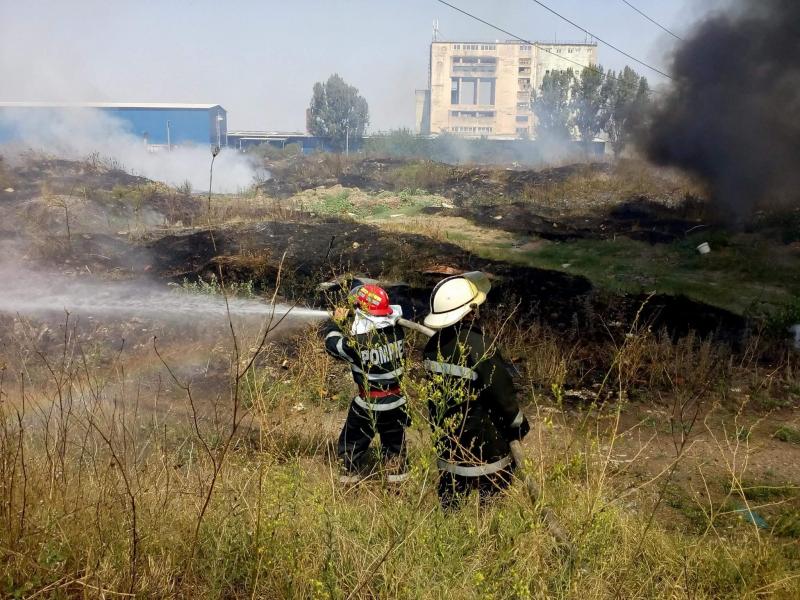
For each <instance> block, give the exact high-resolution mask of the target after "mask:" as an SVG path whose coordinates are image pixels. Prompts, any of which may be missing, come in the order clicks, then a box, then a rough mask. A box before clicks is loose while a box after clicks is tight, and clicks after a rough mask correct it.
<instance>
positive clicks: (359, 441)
mask: <svg viewBox="0 0 800 600" xmlns="http://www.w3.org/2000/svg"><path fill="white" fill-rule="evenodd" d="M349 299H350V302H351V305H352V310H338V311H337V313H336V314H335V319H334V320H331V321H329V322H328V323H326V324H325V325H324V326H323V330H322V335H323V336H324V337H325V350H326V351H327V352H328V354H330V355H331V356H333V357H334V358H337V359H339V360H343V361H346V362H347V363H349V365H350V371H351V373H352V375H353V380H354V381H355V383H356V385H357V386H358V394H357V395H356V396H355V397H354V398H353V400H352V402H351V403H350V408H349V410H348V412H347V419H346V421H345V424H344V427H343V428H342V432H341V434H340V435H339V441H338V444H337V454H338V457H339V460H340V461H341V463H342V469H343V472H342V475H341V476H340V481H342V482H343V483H355V482H357V481H358V480H360V479H361V478H362V476H363V472H364V464H363V459H364V455H365V453H366V452H367V449H368V448H369V445H370V443H371V442H372V438H373V437H375V434H376V433H377V434H378V435H379V436H380V441H381V458H382V459H383V463H384V467H385V471H386V478H387V480H388V481H389V482H392V483H397V482H401V481H403V480H405V479H406V478H407V477H408V466H407V459H406V447H405V429H406V427H407V426H408V425H409V423H410V419H409V416H408V412H407V410H406V399H405V397H404V396H403V390H402V389H401V382H402V376H403V368H404V356H405V354H404V347H403V345H404V343H405V339H404V333H403V329H402V327H400V325H398V324H397V320H398V319H399V318H400V317H401V316H402V310H401V308H400V306H396V305H391V304H389V296H388V294H387V293H386V290H384V289H383V288H381V287H379V286H377V285H374V284H366V285H361V286H358V287H357V288H355V289H354V290H352V291H351V292H350V295H349ZM337 321H338V322H339V323H341V324H342V327H340V325H339V324H337ZM345 324H346V326H345ZM343 329H344V331H343Z"/></svg>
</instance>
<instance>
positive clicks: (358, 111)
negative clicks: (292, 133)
mask: <svg viewBox="0 0 800 600" xmlns="http://www.w3.org/2000/svg"><path fill="white" fill-rule="evenodd" d="M368 124H369V106H368V105H367V101H366V100H365V99H364V98H362V97H361V96H359V95H358V89H357V88H355V87H353V86H352V85H348V84H347V83H346V82H345V80H344V79H342V78H341V77H339V75H337V74H336V73H334V74H333V75H331V76H330V77H328V81H327V82H325V83H322V82H318V83H315V84H314V91H313V94H312V96H311V106H310V107H309V109H308V113H307V118H306V128H307V129H308V132H309V133H310V134H312V135H317V136H320V137H326V138H330V140H331V145H332V146H333V147H334V148H336V149H338V150H341V149H342V148H344V147H345V143H346V139H347V137H348V135H349V137H350V138H360V137H362V136H363V135H364V131H365V130H366V128H367V125H368Z"/></svg>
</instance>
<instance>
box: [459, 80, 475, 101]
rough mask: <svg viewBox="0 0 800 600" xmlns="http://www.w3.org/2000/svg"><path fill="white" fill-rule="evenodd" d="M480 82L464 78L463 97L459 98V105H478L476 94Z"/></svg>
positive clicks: (462, 82) (462, 81)
mask: <svg viewBox="0 0 800 600" xmlns="http://www.w3.org/2000/svg"><path fill="white" fill-rule="evenodd" d="M477 84H478V80H477V79H475V78H474V77H464V78H462V79H461V95H460V96H459V99H458V103H459V104H477V102H478V98H477V97H476V95H475V93H476V91H477V87H478V85H477Z"/></svg>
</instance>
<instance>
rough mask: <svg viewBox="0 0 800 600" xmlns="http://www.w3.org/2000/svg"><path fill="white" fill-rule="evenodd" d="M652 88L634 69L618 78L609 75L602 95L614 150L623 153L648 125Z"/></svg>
mask: <svg viewBox="0 0 800 600" xmlns="http://www.w3.org/2000/svg"><path fill="white" fill-rule="evenodd" d="M649 92H650V86H649V85H648V83H647V79H646V78H644V77H640V76H639V75H638V74H637V73H636V71H634V70H633V69H631V68H630V67H625V69H623V70H622V72H621V73H620V74H619V75H618V76H615V74H614V72H613V71H609V72H608V74H607V75H606V80H605V82H604V83H603V87H602V90H601V94H602V96H603V98H604V108H603V110H602V111H601V123H602V124H603V130H604V131H605V132H606V133H607V134H608V140H609V141H610V142H611V146H612V147H613V148H614V154H617V155H618V154H619V153H620V152H622V150H623V148H625V146H626V145H627V143H628V142H629V141H630V140H631V138H632V137H633V135H634V133H635V132H636V131H637V130H638V129H639V128H640V127H642V126H643V125H644V123H645V119H646V118H647V112H648V109H649V105H650V93H649Z"/></svg>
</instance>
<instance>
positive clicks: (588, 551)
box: [0, 328, 800, 598]
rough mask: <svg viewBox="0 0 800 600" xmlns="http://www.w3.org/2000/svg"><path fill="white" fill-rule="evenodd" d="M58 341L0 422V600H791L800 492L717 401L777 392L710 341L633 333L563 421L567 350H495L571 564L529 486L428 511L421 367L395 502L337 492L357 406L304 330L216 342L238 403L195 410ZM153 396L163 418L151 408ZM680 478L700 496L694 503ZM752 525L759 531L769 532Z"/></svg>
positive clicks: (194, 400)
mask: <svg viewBox="0 0 800 600" xmlns="http://www.w3.org/2000/svg"><path fill="white" fill-rule="evenodd" d="M65 339H67V341H65V347H63V348H61V349H59V348H54V349H52V351H51V353H49V354H46V353H43V354H41V355H39V356H36V355H30V356H29V358H27V359H25V361H24V372H25V373H27V378H26V379H25V382H26V383H25V387H24V390H23V388H22V387H20V384H21V383H22V380H20V381H18V382H17V383H18V385H14V386H12V385H8V384H6V387H5V389H4V392H3V399H4V402H3V403H2V405H0V411H1V412H0V418H1V420H0V484H1V485H0V508H1V509H2V510H0V518H1V519H2V521H3V528H2V532H1V533H0V552H1V553H2V554H1V556H2V564H3V567H2V577H1V578H0V592H2V594H3V595H4V596H6V597H20V598H22V597H31V596H37V597H71V596H78V595H81V596H83V595H88V596H90V597H94V596H104V595H105V596H106V597H111V596H125V595H137V596H139V597H209V598H210V597H229V598H230V597H261V598H283V597H301V598H374V597H397V598H445V597H449V598H487V597H489V598H553V597H561V598H576V597H581V598H614V597H619V598H663V597H693V598H712V597H713V598H719V597H731V598H733V597H736V598H757V597H761V596H764V595H770V596H773V597H785V598H790V597H796V595H797V594H798V593H800V571H798V568H800V552H799V551H798V547H797V542H796V536H797V535H798V529H800V519H798V516H797V515H798V514H800V513H798V512H797V511H798V493H797V491H798V488H797V487H796V485H795V484H791V483H790V484H786V483H783V484H781V485H775V484H774V483H773V484H770V483H765V482H764V481H765V480H764V475H763V473H761V472H753V473H751V469H749V468H748V464H747V461H748V457H749V456H751V455H752V454H753V452H754V450H755V448H756V446H757V445H758V444H759V443H760V442H759V440H760V439H762V438H763V436H764V434H763V432H761V431H760V429H759V427H758V425H759V423H760V420H759V419H758V418H755V419H751V420H750V421H748V420H747V419H746V418H745V416H746V414H747V412H748V409H747V403H746V402H745V403H741V402H740V401H737V400H736V399H735V398H734V397H732V395H731V394H730V393H729V392H728V390H729V389H732V388H734V387H736V388H737V389H738V388H741V389H742V390H744V391H747V392H749V393H750V394H755V392H756V391H759V390H760V391H761V393H762V394H766V395H770V394H778V395H779V394H780V391H781V389H783V388H782V387H781V386H782V385H783V383H782V382H783V381H785V379H784V377H783V376H780V377H779V376H777V375H776V374H774V373H772V374H768V373H764V374H760V373H759V371H758V370H757V369H754V368H753V367H749V366H747V367H745V366H741V365H740V366H731V365H730V364H729V365H728V366H724V365H725V362H724V360H725V359H724V357H722V356H717V355H716V354H715V350H714V349H713V348H711V347H710V346H708V344H702V343H700V342H692V341H688V342H683V343H682V345H678V346H675V345H673V343H672V342H669V341H664V340H659V339H658V338H656V337H654V336H653V334H651V333H649V332H634V334H633V335H632V336H631V337H630V338H628V341H627V342H626V343H625V344H624V345H623V346H622V347H620V348H609V349H608V350H607V351H608V352H609V359H610V362H611V363H612V364H613V365H614V366H613V367H612V369H611V370H610V371H609V374H608V377H607V383H606V386H607V389H608V391H609V393H611V394H612V396H614V397H617V398H618V399H617V400H616V401H612V402H608V403H600V404H598V403H596V402H591V401H590V402H588V403H585V404H583V405H578V406H577V407H576V406H574V405H573V406H569V405H568V404H567V400H566V399H565V398H566V397H565V393H566V390H565V389H564V388H563V382H564V380H565V378H566V377H567V375H568V371H569V370H570V369H572V368H573V366H572V360H571V353H572V352H574V349H571V348H569V347H565V346H564V345H563V344H562V343H560V342H559V341H558V339H557V337H556V336H554V335H553V334H550V333H548V332H547V330H546V329H541V328H537V329H534V330H525V331H516V332H515V331H506V332H505V334H504V338H503V339H504V341H505V346H506V349H507V352H508V353H509V356H512V357H515V358H516V359H517V361H518V362H517V364H518V368H520V369H521V370H522V373H523V381H527V382H528V384H527V386H528V388H527V390H528V391H527V392H525V394H524V396H523V401H524V405H525V407H526V412H528V414H529V416H530V417H531V419H532V420H533V421H534V423H535V427H534V431H533V432H532V433H531V435H530V436H529V437H528V438H527V439H526V444H525V445H526V448H527V451H528V454H529V459H530V462H529V464H527V465H526V469H527V471H528V472H529V473H530V474H531V475H532V476H534V477H536V478H537V479H538V481H539V483H540V485H541V487H542V489H543V491H544V495H543V501H544V502H545V503H546V504H547V505H549V506H550V507H552V509H553V510H554V511H555V513H556V514H557V515H558V518H559V519H560V520H561V521H562V523H563V524H564V526H565V527H566V529H567V530H568V531H569V533H570V535H571V537H572V540H573V543H574V547H572V548H571V549H569V548H562V547H559V546H558V545H557V544H556V543H555V542H554V540H553V539H552V538H551V537H550V535H549V534H548V532H547V529H546V528H545V527H544V526H543V525H542V523H541V522H540V520H539V518H538V512H537V509H536V507H535V506H533V505H532V504H531V502H530V499H529V498H528V496H527V495H526V494H525V491H524V486H523V485H522V483H521V482H518V483H517V484H516V485H515V486H514V488H513V490H512V491H511V492H510V493H509V494H507V495H505V496H503V497H501V498H498V499H497V500H496V501H494V502H493V503H491V504H490V505H489V506H487V507H484V508H482V509H481V508H480V507H479V506H478V504H477V500H476V499H474V498H473V500H472V501H470V502H469V503H467V505H465V506H464V508H462V509H461V510H459V511H457V512H455V513H443V512H442V511H441V510H440V509H439V507H438V502H437V499H436V495H435V491H434V490H435V485H434V484H435V477H436V474H435V462H434V458H435V457H434V455H433V451H432V448H431V446H430V442H429V438H428V434H427V431H428V426H427V422H426V417H425V414H426V413H425V410H424V407H423V402H422V400H421V399H420V398H419V396H418V388H417V387H416V385H415V384H414V382H415V381H417V377H418V375H417V374H418V373H419V367H418V365H417V364H416V362H415V361H414V362H413V363H412V364H411V365H410V367H411V372H412V373H414V377H412V378H411V379H410V381H409V384H408V393H409V395H410V396H411V398H412V409H413V413H414V426H413V430H412V432H411V459H412V467H413V470H412V478H411V480H410V481H409V482H408V483H407V484H405V485H404V486H402V487H400V488H396V487H392V486H390V485H387V484H385V483H384V482H383V481H382V479H381V477H380V475H376V476H375V477H374V478H373V479H372V480H369V481H366V482H364V483H362V484H359V485H357V486H355V487H342V486H340V485H339V484H338V482H337V481H336V473H337V472H336V466H335V464H334V463H333V462H332V459H331V452H330V448H331V442H332V440H333V439H334V436H335V434H336V430H337V428H338V427H339V424H340V422H341V420H342V419H343V416H344V414H343V408H344V407H345V406H346V404H347V400H348V398H349V394H350V389H349V385H348V383H347V376H346V373H345V369H344V368H342V367H341V365H337V364H335V363H333V362H331V361H330V360H329V359H328V358H327V356H325V355H324V354H322V353H321V351H320V349H319V342H318V340H317V339H316V336H315V334H314V332H313V331H306V332H300V333H298V334H297V335H296V337H295V338H293V339H292V340H291V341H290V342H288V343H283V344H281V345H278V346H275V345H272V344H268V345H267V346H264V347H263V348H261V349H259V346H258V344H257V340H256V341H253V340H249V339H247V340H245V339H242V340H239V347H241V348H251V350H250V352H245V354H243V355H240V356H239V358H238V360H237V359H236V351H235V349H234V347H233V346H232V342H229V343H226V344H224V346H225V347H226V348H227V350H221V352H223V353H227V356H228V357H229V360H230V363H229V364H230V369H229V371H228V372H227V384H224V385H223V386H222V387H221V388H219V389H220V392H219V394H217V395H216V396H215V395H214V394H213V393H212V394H208V393H205V394H204V395H202V397H203V398H206V400H199V399H198V398H200V397H201V395H200V393H199V390H203V388H204V387H205V386H206V385H207V383H204V382H203V380H199V381H196V382H195V383H194V385H193V386H188V384H186V383H185V382H184V381H182V380H180V378H179V379H178V380H177V381H173V385H172V386H171V387H170V386H169V385H166V384H160V385H159V386H158V388H156V389H154V388H153V383H152V381H142V380H139V381H137V380H135V378H134V376H131V375H127V374H126V373H128V372H129V371H128V369H129V367H130V365H129V363H134V362H137V361H138V362H141V361H142V360H148V359H147V356H148V353H147V352H145V351H141V352H144V355H143V356H138V357H135V358H134V357H133V356H130V357H129V356H128V355H127V354H126V353H125V352H122V353H119V352H117V353H115V354H111V352H110V349H109V350H106V351H102V350H95V354H94V359H93V360H89V361H87V360H85V359H81V358H80V357H81V356H82V355H83V354H84V353H83V351H82V349H81V348H80V347H79V345H78V344H76V343H74V342H70V341H69V339H68V338H65ZM31 343H32V344H34V342H33V341H31ZM532 348H536V351H535V352H533V353H531V351H530V350H531V349H532ZM149 356H150V358H149V360H150V361H158V358H157V357H156V356H155V355H149ZM173 356H174V355H173ZM254 356H255V358H256V360H255V362H253V363H251V362H250V358H252V357H254ZM520 356H524V357H525V358H524V359H523V360H522V361H521V362H520V360H519V357H520ZM172 360H175V358H173V359H167V361H166V362H165V363H164V370H163V372H162V375H163V377H165V378H167V379H166V381H169V379H170V377H171V375H170V373H173V372H174V371H171V370H166V369H167V367H170V368H176V367H179V364H178V365H176V364H171V361H172ZM287 362H288V365H287V364H286V363H287ZM280 365H284V367H281V366H280ZM9 366H14V367H16V366H19V363H12V364H9ZM795 366H796V365H795ZM787 368H791V366H790V365H787ZM130 372H132V371H130ZM676 373H677V374H680V378H678V377H677V376H676ZM784 375H785V373H784ZM184 385H187V386H188V387H184ZM634 386H637V387H638V388H639V393H640V394H641V393H646V394H649V395H652V396H657V397H659V398H660V401H659V402H658V403H657V404H656V405H655V406H660V407H661V408H662V409H663V410H664V411H665V414H664V415H661V416H659V414H658V413H653V414H652V415H650V416H648V417H647V419H644V418H640V417H638V416H636V417H632V416H631V412H632V410H633V408H634V405H631V404H629V403H628V402H627V401H626V400H624V398H625V397H626V394H625V392H626V390H628V389H631V388H633V387H634ZM142 390H151V392H150V394H143V393H142ZM157 390H161V391H160V392H158V391H157ZM698 390H704V393H703V397H702V400H701V399H700V398H699V397H698V394H697V391H698ZM205 391H206V392H208V390H205ZM158 393H161V394H163V396H162V397H161V398H160V400H159V402H161V403H166V404H167V405H168V406H170V409H169V411H168V413H169V414H164V413H163V412H160V411H157V410H153V409H152V405H151V402H150V400H151V398H150V395H152V394H158ZM595 394H596V397H599V396H602V395H603V391H602V390H596V391H595ZM208 398H210V400H209V399H208ZM725 415H728V416H727V417H725ZM737 415H738V416H737ZM717 417H719V419H721V420H719V421H718V419H717ZM723 417H724V418H723ZM631 419H633V420H632V421H631ZM726 422H727V423H729V424H730V423H737V424H738V425H736V426H734V427H733V428H732V429H726V426H725V425H724V423H726ZM718 423H723V425H719V424H718ZM676 427H677V429H676ZM650 431H653V432H658V431H660V432H661V434H660V435H661V437H662V438H663V439H662V440H661V442H662V443H663V444H662V447H661V448H660V449H659V448H658V447H657V446H658V444H657V443H654V442H653V439H652V438H651V439H650V441H649V442H642V441H641V440H642V433H643V432H644V434H645V435H644V437H645V439H646V438H648V437H651V434H650V433H649V432H650ZM676 431H680V432H681V433H680V434H677V435H676ZM783 431H784V433H783V436H784V437H785V438H786V440H787V441H785V442H776V443H779V444H784V445H785V446H786V447H789V448H791V447H793V444H794V443H795V442H794V441H793V440H794V438H793V437H792V431H793V430H791V428H784V430H783ZM776 435H777V434H776ZM702 436H705V439H706V440H707V441H708V446H707V447H704V448H703V452H702V458H703V460H702V461H700V462H697V460H696V457H693V454H692V450H691V448H692V447H693V446H694V445H695V442H697V441H698V440H699V439H700V437H702ZM636 440H639V442H636ZM711 440H714V441H715V443H711ZM664 444H665V445H664ZM670 446H671V447H670ZM625 456H633V459H632V460H630V459H625V458H623V457H625ZM687 474H689V475H693V476H694V477H695V480H696V481H697V482H698V484H699V483H700V482H701V481H702V482H705V487H702V486H701V487H698V486H692V485H688V486H687V485H686V484H685V481H682V480H681V477H685V476H686V475H687ZM797 481H800V480H797ZM743 511H752V512H753V513H755V514H757V515H759V518H766V519H769V525H767V529H766V530H764V529H760V528H759V527H758V526H756V525H754V524H753V523H752V522H750V521H749V520H748V518H742V514H744V513H743Z"/></svg>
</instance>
